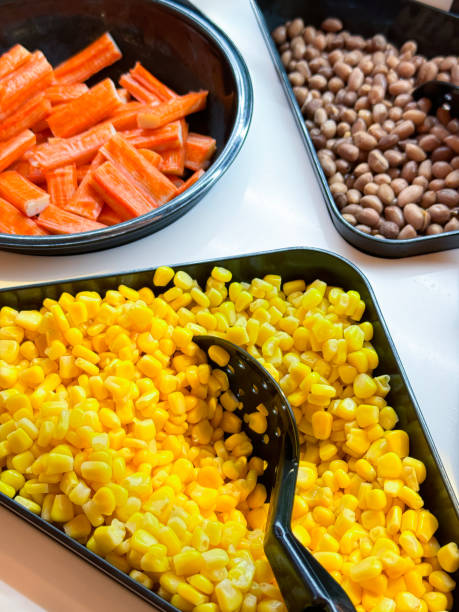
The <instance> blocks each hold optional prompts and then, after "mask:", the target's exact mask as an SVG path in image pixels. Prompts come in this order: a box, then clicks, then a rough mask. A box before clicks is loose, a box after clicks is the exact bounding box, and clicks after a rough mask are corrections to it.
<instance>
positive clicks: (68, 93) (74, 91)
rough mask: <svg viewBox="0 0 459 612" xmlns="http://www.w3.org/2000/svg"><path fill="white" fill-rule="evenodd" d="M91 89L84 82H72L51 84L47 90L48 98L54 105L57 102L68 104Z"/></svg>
mask: <svg viewBox="0 0 459 612" xmlns="http://www.w3.org/2000/svg"><path fill="white" fill-rule="evenodd" d="M88 90H89V87H88V86H87V85H85V84H84V83H72V84H70V85H51V87H48V89H47V90H46V91H45V96H46V98H47V100H49V101H50V102H51V104H52V105H53V106H55V105H56V104H66V103H67V102H71V101H72V100H75V99H76V98H79V97H80V96H82V95H83V94H84V93H86V92H87V91H88Z"/></svg>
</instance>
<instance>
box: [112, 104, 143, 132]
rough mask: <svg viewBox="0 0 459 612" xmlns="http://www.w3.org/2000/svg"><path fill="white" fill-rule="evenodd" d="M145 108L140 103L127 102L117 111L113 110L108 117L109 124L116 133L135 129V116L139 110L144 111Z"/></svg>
mask: <svg viewBox="0 0 459 612" xmlns="http://www.w3.org/2000/svg"><path fill="white" fill-rule="evenodd" d="M146 108H147V107H146V105H145V104H142V103H141V102H128V103H127V104H123V106H121V107H120V108H119V109H117V110H115V112H114V113H113V115H112V116H111V117H110V123H111V124H112V125H113V127H114V128H115V130H116V131H118V132H122V131H124V130H135V129H137V115H138V113H139V111H140V110H145V109H146Z"/></svg>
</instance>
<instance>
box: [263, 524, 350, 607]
mask: <svg viewBox="0 0 459 612" xmlns="http://www.w3.org/2000/svg"><path fill="white" fill-rule="evenodd" d="M265 548H269V549H270V553H271V554H269V559H270V561H271V566H272V568H273V571H274V574H275V576H276V579H277V581H278V584H279V588H280V589H281V591H282V595H283V597H284V600H285V603H286V604H287V608H288V609H289V611H290V612H302V611H304V610H308V611H310V612H312V611H313V610H317V612H319V610H327V612H355V608H354V606H353V604H352V603H351V601H350V599H349V597H348V596H347V595H346V593H345V592H344V590H343V588H342V587H341V586H340V585H339V584H338V583H337V582H336V581H335V580H334V579H333V578H332V576H330V574H329V573H328V572H327V571H326V570H325V569H324V568H323V567H322V565H321V564H320V563H319V562H318V561H317V560H316V559H315V558H314V557H313V556H312V554H311V553H310V552H309V551H308V550H306V548H304V546H302V545H301V544H300V543H299V542H298V540H297V539H296V538H295V536H294V535H293V533H292V532H291V530H290V528H288V529H286V528H285V526H284V525H282V524H281V523H279V522H277V521H275V523H274V524H273V528H272V530H270V531H269V532H268V534H267V539H266V541H265ZM273 560H275V561H274V563H273Z"/></svg>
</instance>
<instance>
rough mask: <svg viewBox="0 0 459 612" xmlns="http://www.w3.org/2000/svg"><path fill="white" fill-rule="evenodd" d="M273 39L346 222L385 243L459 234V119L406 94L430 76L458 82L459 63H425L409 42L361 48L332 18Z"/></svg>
mask: <svg viewBox="0 0 459 612" xmlns="http://www.w3.org/2000/svg"><path fill="white" fill-rule="evenodd" d="M273 38H274V40H275V42H276V44H277V45H278V48H279V51H280V53H281V54H282V55H281V60H282V63H283V65H284V66H285V67H286V69H287V71H288V73H289V80H290V82H291V84H292V86H293V91H294V95H295V98H296V99H297V101H298V104H299V106H300V108H301V112H302V113H303V115H304V117H305V122H306V126H307V128H308V130H309V132H310V136H311V140H312V142H313V144H314V146H315V148H316V150H317V153H318V157H319V160H320V163H321V164H322V168H323V170H324V173H325V175H326V177H327V180H328V183H329V186H330V191H331V193H332V194H333V196H334V198H335V201H336V204H337V206H338V207H339V209H340V211H341V214H343V216H344V218H346V219H347V220H348V221H349V222H350V223H351V224H352V225H354V226H355V227H356V228H357V229H359V230H361V231H363V232H365V233H367V234H371V235H373V236H376V237H380V238H385V239H389V240H393V239H401V240H403V239H408V238H414V237H415V236H416V235H417V233H419V234H420V235H422V234H423V233H424V234H426V235H434V234H436V233H441V232H442V231H447V230H446V226H448V228H449V230H450V231H451V229H457V225H458V224H459V221H458V220H457V217H459V193H458V189H459V119H457V118H451V114H450V113H449V111H448V110H447V109H445V108H440V109H439V110H438V111H437V114H436V116H434V115H433V114H428V113H429V112H430V111H431V102H430V100H429V99H428V98H423V99H421V100H419V101H414V100H413V98H412V95H411V93H412V89H413V88H414V87H415V86H416V85H418V84H419V83H422V82H425V81H426V80H430V79H434V78H438V79H440V80H444V81H451V82H456V81H457V82H458V84H459V63H458V59H457V57H455V56H452V55H451V56H446V57H436V58H433V59H430V60H429V61H427V60H426V59H425V58H424V57H423V56H422V55H420V54H417V48H416V43H415V42H414V41H407V42H406V43H405V44H404V45H403V46H402V48H401V49H400V50H399V49H397V48H396V47H395V46H394V45H392V44H389V43H388V42H387V40H386V39H385V37H384V36H383V35H380V34H377V35H375V36H373V37H372V38H371V39H367V40H365V39H364V38H363V37H361V36H357V35H354V34H352V33H350V32H348V31H342V23H341V21H340V20H339V19H336V18H334V17H329V18H328V19H326V20H325V21H324V22H323V23H322V26H321V28H317V29H316V28H315V27H313V26H310V25H308V26H306V27H305V25H304V22H303V20H302V19H300V18H298V19H294V20H293V21H291V22H287V23H286V24H285V25H282V26H279V27H278V28H276V29H275V30H274V32H273Z"/></svg>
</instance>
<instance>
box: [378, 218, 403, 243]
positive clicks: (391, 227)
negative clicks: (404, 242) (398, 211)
mask: <svg viewBox="0 0 459 612" xmlns="http://www.w3.org/2000/svg"><path fill="white" fill-rule="evenodd" d="M378 230H379V231H380V232H381V234H382V235H383V236H384V238H392V239H393V238H397V236H398V234H399V232H400V227H399V226H398V225H397V223H394V222H393V221H386V220H385V219H383V220H381V221H380V223H379V225H378Z"/></svg>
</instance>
